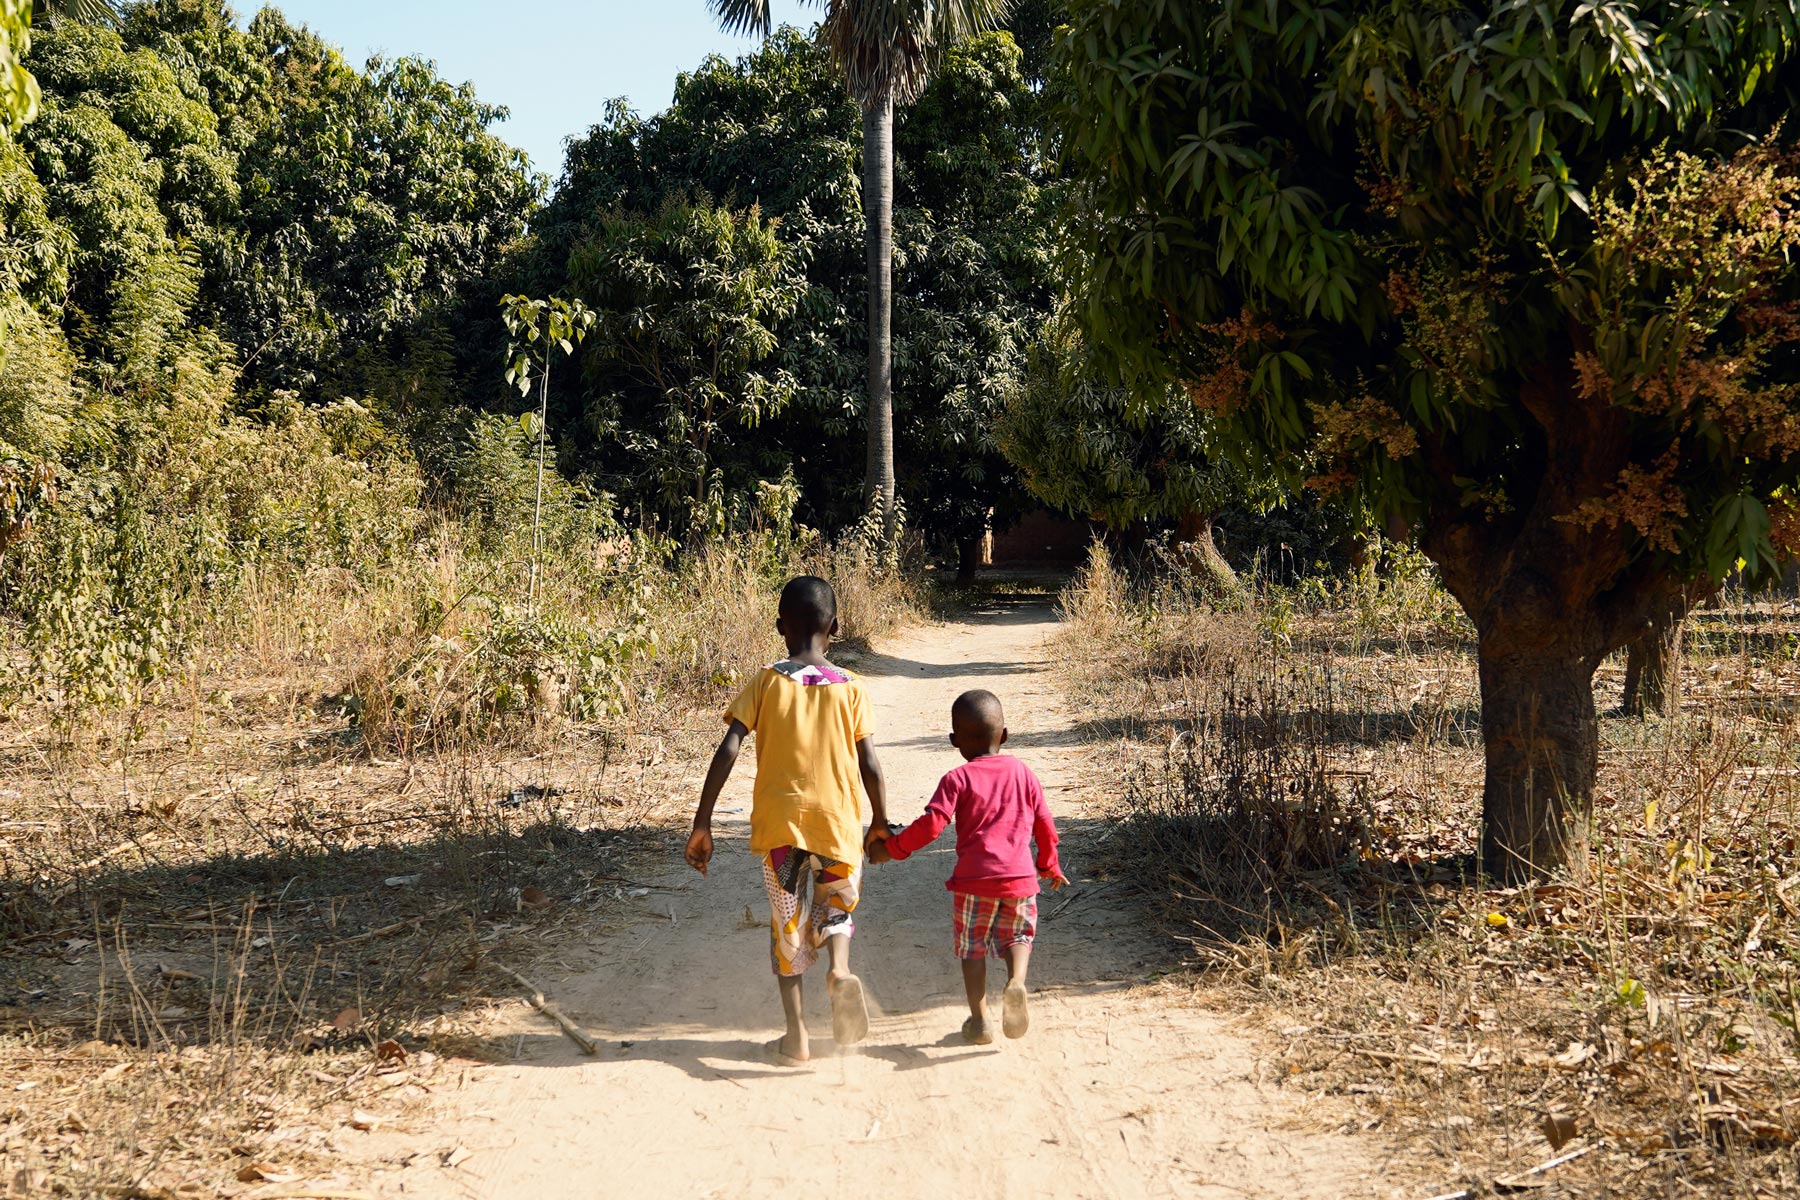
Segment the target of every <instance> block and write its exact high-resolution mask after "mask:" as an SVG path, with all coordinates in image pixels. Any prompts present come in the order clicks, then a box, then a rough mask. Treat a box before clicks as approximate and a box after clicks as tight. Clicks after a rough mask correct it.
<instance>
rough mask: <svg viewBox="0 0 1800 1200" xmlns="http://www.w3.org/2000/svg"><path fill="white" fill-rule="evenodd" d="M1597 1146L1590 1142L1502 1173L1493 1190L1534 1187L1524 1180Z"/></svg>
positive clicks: (1595, 1143) (1576, 1157)
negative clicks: (1524, 1167)
mask: <svg viewBox="0 0 1800 1200" xmlns="http://www.w3.org/2000/svg"><path fill="white" fill-rule="evenodd" d="M1599 1148H1600V1143H1599V1142H1590V1143H1589V1144H1588V1145H1586V1146H1583V1147H1582V1148H1581V1149H1579V1150H1571V1151H1569V1152H1568V1153H1567V1154H1559V1155H1557V1156H1556V1157H1555V1158H1553V1159H1550V1160H1549V1161H1548V1162H1541V1163H1539V1164H1538V1165H1537V1166H1535V1167H1532V1168H1531V1169H1530V1170H1528V1171H1520V1172H1519V1173H1518V1174H1516V1175H1502V1176H1501V1177H1500V1178H1498V1179H1496V1180H1494V1190H1495V1191H1497V1192H1515V1191H1522V1190H1524V1189H1525V1188H1529V1187H1535V1186H1536V1185H1535V1184H1530V1183H1526V1182H1525V1180H1527V1179H1530V1178H1531V1177H1532V1176H1533V1175H1542V1174H1543V1173H1544V1172H1545V1171H1549V1170H1552V1169H1554V1168H1556V1167H1560V1166H1562V1165H1563V1164H1564V1163H1569V1162H1574V1161H1575V1160H1576V1159H1578V1158H1580V1157H1582V1156H1583V1155H1587V1154H1592V1153H1593V1152H1594V1151H1596V1150H1598V1149H1599Z"/></svg>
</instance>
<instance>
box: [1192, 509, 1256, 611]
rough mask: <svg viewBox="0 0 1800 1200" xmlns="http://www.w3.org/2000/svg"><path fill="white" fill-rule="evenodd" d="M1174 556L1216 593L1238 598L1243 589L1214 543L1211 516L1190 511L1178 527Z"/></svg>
mask: <svg viewBox="0 0 1800 1200" xmlns="http://www.w3.org/2000/svg"><path fill="white" fill-rule="evenodd" d="M1175 554H1176V556H1177V557H1178V558H1179V559H1180V560H1181V561H1182V563H1184V564H1185V565H1186V566H1187V569H1188V570H1189V571H1192V572H1193V573H1194V574H1195V575H1196V576H1198V577H1199V578H1201V579H1203V580H1205V581H1206V582H1207V583H1208V584H1209V585H1210V586H1211V587H1212V588H1213V589H1214V590H1216V591H1218V592H1220V593H1222V594H1224V595H1227V596H1236V595H1238V594H1239V593H1241V592H1242V591H1243V590H1244V585H1243V584H1242V582H1240V581H1239V579H1238V575H1237V572H1236V571H1234V570H1232V569H1231V564H1230V563H1228V562H1226V561H1225V556H1224V555H1223V554H1220V553H1219V546H1218V543H1217V542H1215V541H1213V526H1212V514H1211V513H1204V512H1191V513H1188V514H1186V515H1185V516H1183V517H1182V518H1181V522H1180V524H1179V525H1177V526H1176V528H1175Z"/></svg>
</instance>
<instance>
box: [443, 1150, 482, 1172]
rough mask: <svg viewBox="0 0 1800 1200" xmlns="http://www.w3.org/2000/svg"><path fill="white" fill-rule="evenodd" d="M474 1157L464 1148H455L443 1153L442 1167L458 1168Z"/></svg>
mask: <svg viewBox="0 0 1800 1200" xmlns="http://www.w3.org/2000/svg"><path fill="white" fill-rule="evenodd" d="M474 1157H475V1156H474V1155H473V1154H471V1153H470V1152H469V1151H468V1150H467V1149H465V1148H464V1147H462V1146H457V1147H455V1148H453V1149H450V1150H446V1151H445V1152H444V1165H445V1166H446V1167H460V1166H462V1165H463V1164H464V1163H466V1162H468V1161H469V1160H470V1159H471V1158H474Z"/></svg>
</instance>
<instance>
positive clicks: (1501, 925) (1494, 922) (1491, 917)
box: [1487, 912, 1510, 929]
mask: <svg viewBox="0 0 1800 1200" xmlns="http://www.w3.org/2000/svg"><path fill="white" fill-rule="evenodd" d="M1487 923H1488V924H1489V925H1490V926H1492V927H1493V928H1495V929H1505V928H1506V927H1507V925H1508V924H1510V922H1509V921H1507V919H1506V914H1505V913H1497V912H1491V913H1489V914H1488V915H1487Z"/></svg>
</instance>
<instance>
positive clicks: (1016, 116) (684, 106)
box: [529, 30, 1056, 539]
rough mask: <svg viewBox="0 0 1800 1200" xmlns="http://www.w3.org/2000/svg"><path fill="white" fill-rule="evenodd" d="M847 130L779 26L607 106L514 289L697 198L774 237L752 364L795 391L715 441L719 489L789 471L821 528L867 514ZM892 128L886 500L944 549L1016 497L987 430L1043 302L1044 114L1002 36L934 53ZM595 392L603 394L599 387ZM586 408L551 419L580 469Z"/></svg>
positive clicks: (586, 449)
mask: <svg viewBox="0 0 1800 1200" xmlns="http://www.w3.org/2000/svg"><path fill="white" fill-rule="evenodd" d="M860 120H861V118H860V115H859V113H858V111H857V109H856V106H855V105H854V104H853V103H851V102H850V101H849V99H848V97H847V96H846V94H845V91H844V87H843V83H842V80H841V78H840V77H839V76H838V75H837V74H836V72H835V68H834V66H833V63H832V60H831V58H830V56H829V55H828V54H827V53H826V52H825V51H824V50H822V49H821V48H820V47H818V46H817V45H815V44H813V43H812V42H811V41H809V40H807V39H806V38H804V37H802V36H800V35H799V34H798V33H796V32H794V31H793V30H782V31H780V32H778V33H776V34H775V35H774V36H773V37H772V38H771V39H770V40H769V41H768V42H766V43H764V44H763V45H762V46H761V47H759V48H758V49H757V50H756V51H755V52H754V53H752V54H750V55H748V56H746V57H745V58H743V59H740V60H738V61H737V62H735V63H733V62H727V61H725V60H723V59H718V58H714V59H709V60H708V61H707V62H705V63H704V64H702V65H701V67H700V68H699V69H698V70H696V71H694V72H692V73H689V74H687V75H684V76H682V77H681V79H680V81H679V83H678V85H677V88H676V95H675V101H674V103H673V104H672V105H671V106H670V108H669V109H668V110H667V111H665V112H663V113H662V114H660V115H659V116H656V117H652V118H641V117H637V116H635V115H633V114H631V113H629V112H627V111H624V110H622V109H617V108H615V109H614V110H612V111H611V112H610V113H609V114H608V117H607V120H606V121H605V122H603V123H602V124H600V125H598V126H596V127H595V128H593V129H592V130H590V131H589V132H588V134H587V136H586V137H585V138H581V139H577V140H576V141H575V142H573V143H572V144H571V146H570V149H569V158H568V163H567V167H566V170H565V173H564V175H563V178H562V180H561V181H560V183H559V184H558V187H557V190H556V193H555V195H554V196H553V197H552V198H551V200H550V201H549V202H548V203H547V204H546V206H545V209H544V213H543V216H542V218H541V219H540V220H539V221H537V222H536V223H535V228H536V229H537V230H538V235H537V239H536V242H535V244H534V245H533V246H532V247H531V251H530V273H531V279H532V282H531V283H530V284H529V287H530V288H531V290H533V291H534V292H553V291H563V290H568V289H569V288H570V284H569V282H568V280H569V275H568V264H569V262H570V256H571V251H572V250H574V249H575V247H576V246H577V245H578V244H581V243H583V242H584V241H586V240H588V239H590V238H591V237H592V236H593V233H594V231H595V230H596V228H597V227H598V225H599V223H600V222H601V221H602V220H603V219H606V218H608V217H609V215H610V214H614V213H618V212H623V213H626V214H629V215H630V216H631V217H632V218H633V219H639V220H650V219H651V218H653V217H655V216H656V215H657V214H658V213H659V212H660V211H661V210H662V208H663V207H664V206H665V205H667V204H670V203H683V202H691V198H692V197H696V196H711V197H717V198H718V201H719V203H720V204H722V205H724V206H726V207H728V208H736V209H743V208H747V207H750V206H755V207H757V208H758V209H760V211H761V213H762V214H763V216H764V218H765V219H768V220H772V221H774V222H778V225H777V229H776V236H777V237H778V239H779V240H780V242H781V244H782V245H783V246H784V247H786V249H787V257H788V258H789V260H790V261H791V262H792V263H793V264H794V265H795V267H796V268H797V269H798V271H799V272H801V273H802V275H803V280H804V285H805V287H804V291H803V292H802V293H801V295H800V297H799V299H798V301H797V303H796V304H795V306H794V310H793V312H792V313H791V314H790V315H789V316H787V317H785V318H784V319H782V320H781V321H780V322H778V323H777V325H776V326H775V327H774V329H773V332H774V333H775V335H776V345H775V349H774V351H773V353H772V355H771V356H770V358H769V359H768V360H767V362H766V365H765V367H764V368H763V369H764V370H765V371H771V372H772V371H781V372H785V374H786V375H787V376H788V377H790V378H791V380H792V383H793V389H794V390H793V394H792V398H791V399H790V400H789V402H788V403H787V405H786V406H785V408H784V409H783V410H782V411H781V412H780V413H779V414H777V415H775V416H773V417H769V416H767V415H765V416H764V419H763V420H762V421H761V423H760V424H759V425H758V426H757V427H756V428H755V429H747V428H743V427H738V428H737V429H736V430H734V431H732V432H733V434H734V436H733V441H732V450H731V454H732V455H734V456H736V461H737V462H738V463H739V465H738V466H735V467H734V466H732V465H730V463H729V462H727V463H726V464H725V465H724V470H725V472H726V476H727V477H728V479H729V480H731V481H733V482H731V483H730V485H729V486H728V487H726V488H725V491H726V492H727V493H730V492H733V491H734V490H736V489H741V488H746V487H749V486H751V483H750V481H752V480H755V479H765V480H766V479H770V478H773V477H775V476H776V475H778V474H779V473H780V472H781V471H782V470H783V469H785V468H787V467H790V466H791V467H792V468H793V471H794V476H795V478H796V479H797V480H798V482H799V485H800V488H801V493H802V496H801V503H800V515H801V518H802V519H803V520H804V521H806V522H807V523H808V524H811V525H814V526H817V527H825V528H843V527H846V526H849V525H851V524H853V523H855V522H857V521H858V520H860V519H861V517H862V515H863V506H862V502H861V492H862V489H861V474H862V467H863V445H862V435H863V411H864V404H865V397H864V377H863V371H864V362H865V356H866V340H865V334H864V323H863V301H864V288H865V280H866V274H865V272H866V267H865V258H864V247H863V224H864V221H863V212H862V207H861V201H860V193H861V182H860V172H859V161H860V156H861V150H860V140H861V127H860ZM895 125H896V132H895V139H896V145H897V148H898V149H897V159H898V163H897V167H896V177H895V193H896V198H895V215H894V224H895V239H894V244H895V263H894V294H895V305H894V362H895V376H894V402H895V424H896V439H897V442H898V445H899V454H898V459H899V468H900V475H901V479H900V489H899V490H900V492H901V494H902V495H905V496H907V497H908V498H909V500H910V502H911V510H912V514H913V518H914V520H915V521H916V523H917V524H918V526H919V528H920V529H921V530H922V531H924V532H925V533H926V534H927V535H928V536H931V537H933V538H937V539H950V538H954V537H959V536H963V535H965V534H967V533H968V532H971V531H978V530H979V529H981V528H982V527H983V525H984V524H985V521H986V519H987V513H988V510H989V509H993V510H995V515H996V519H997V520H998V521H1000V522H1002V523H1004V522H1005V521H1006V520H1007V519H1008V518H1009V516H1010V515H1011V514H1012V513H1014V512H1016V511H1017V510H1018V509H1019V508H1020V507H1021V506H1022V505H1024V504H1026V503H1028V500H1027V498H1026V496H1025V494H1024V492H1023V491H1022V489H1021V488H1020V487H1019V485H1018V483H1017V480H1016V479H1015V478H1014V475H1013V472H1012V470H1011V468H1010V467H1009V466H1008V464H1007V463H1006V462H1005V460H1004V458H1003V457H1002V456H1001V455H1000V453H999V451H998V448H997V446H996V445H995V443H994V440H993V432H992V431H993V423H994V420H995V418H996V416H997V414H998V412H999V410H1000V409H1001V407H1002V406H1003V403H1004V396H1005V393H1006V391H1007V390H1008V388H1009V387H1010V386H1011V385H1012V384H1013V383H1014V382H1015V381H1016V380H1017V379H1018V378H1019V377H1020V376H1021V375H1022V373H1023V366H1024V361H1025V356H1026V351H1027V348H1028V347H1029V345H1030V344H1031V342H1032V340H1033V339H1034V338H1035V337H1036V335H1037V331H1038V329H1039V328H1040V326H1041V325H1042V323H1043V321H1044V320H1045V318H1046V317H1047V315H1048V313H1049V311H1050V308H1051V303H1052V297H1053V294H1054V291H1055V287H1056V280H1055V274H1054V267H1053V262H1052V256H1051V243H1050V239H1051V235H1052V226H1051V224H1050V222H1049V215H1050V213H1051V211H1052V210H1053V207H1054V198H1053V197H1052V196H1051V195H1049V194H1048V193H1049V188H1048V184H1047V179H1048V171H1047V168H1046V167H1045V165H1044V163H1043V162H1042V161H1041V158H1040V150H1039V147H1040V143H1041V140H1042V132H1043V131H1042V125H1043V117H1042V110H1041V104H1040V102H1039V100H1038V98H1037V96H1036V94H1035V93H1034V92H1033V91H1032V89H1031V88H1030V87H1029V86H1028V85H1027V83H1026V81H1025V79H1024V78H1023V76H1022V74H1021V65H1020V56H1019V52H1018V50H1017V48H1016V47H1015V46H1014V45H1013V44H1012V43H1011V41H1010V40H1009V39H1008V38H1007V37H1006V36H1005V35H1000V34H994V35H988V36H984V37H978V38H975V39H972V40H970V41H968V42H966V43H964V44H962V45H959V46H958V47H956V48H955V49H954V50H952V51H951V52H949V53H948V54H947V55H946V56H945V57H944V59H943V61H942V63H941V64H940V67H939V69H938V71H937V73H936V75H935V77H934V81H933V83H932V85H931V87H930V88H929V89H928V90H927V92H926V93H925V95H924V97H923V98H922V99H921V100H920V101H919V102H918V103H916V104H914V105H912V106H910V107H908V108H905V109H903V110H901V111H900V112H899V113H898V114H897V115H896V118H895ZM583 294H585V293H583ZM590 381H591V383H590V386H591V387H592V388H593V389H594V390H595V391H598V390H599V385H600V384H601V382H602V381H601V379H600V377H599V376H591V377H590ZM596 401H598V397H595V398H593V399H590V400H584V402H583V403H582V404H581V405H580V406H579V407H577V406H574V405H571V406H568V407H566V408H562V409H558V408H557V407H555V406H553V408H552V425H553V427H555V429H556V431H557V433H558V436H559V438H560V439H561V440H562V441H563V442H564V443H565V445H568V446H570V447H571V449H572V451H576V452H579V453H580V454H581V455H582V457H581V458H580V459H577V460H575V461H583V462H586V461H591V459H590V458H589V457H588V456H590V455H593V454H595V453H597V452H598V450H599V447H598V446H597V445H595V443H594V441H593V439H595V436H596V434H595V431H594V430H593V428H592V427H591V426H590V425H588V424H587V421H588V415H589V413H590V412H591V411H593V410H594V406H595V402H596ZM600 404H601V407H602V408H604V404H605V402H604V401H601V402H600ZM590 447H591V448H590ZM607 470H608V471H609V472H611V471H613V468H611V467H608V468H607ZM607 482H608V486H609V488H612V489H614V490H616V491H618V493H619V495H620V496H621V498H622V499H623V500H626V501H629V500H631V498H632V495H633V491H632V489H633V487H634V486H637V485H633V484H632V483H631V481H630V479H628V478H627V476H626V474H625V473H623V472H618V473H611V474H609V475H608V480H607ZM649 483H650V481H648V480H645V481H644V484H645V485H648V484H649Z"/></svg>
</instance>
